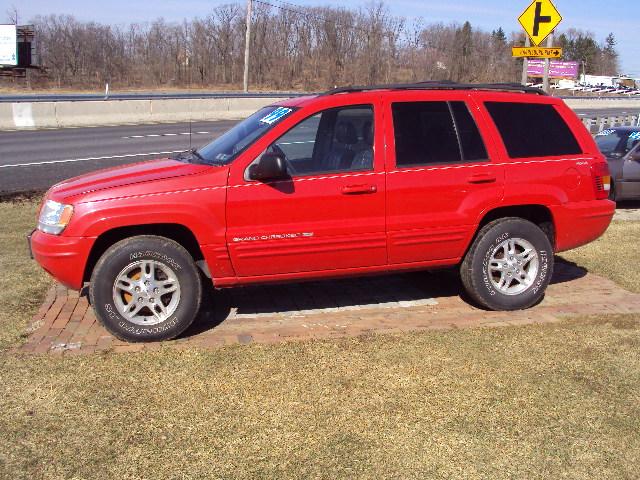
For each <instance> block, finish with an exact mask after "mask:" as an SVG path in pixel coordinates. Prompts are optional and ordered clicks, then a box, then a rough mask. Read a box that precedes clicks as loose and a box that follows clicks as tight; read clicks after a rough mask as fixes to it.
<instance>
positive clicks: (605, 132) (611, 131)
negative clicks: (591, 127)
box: [597, 130, 616, 137]
mask: <svg viewBox="0 0 640 480" xmlns="http://www.w3.org/2000/svg"><path fill="white" fill-rule="evenodd" d="M613 133H616V131H615V130H603V131H601V132H600V133H599V134H598V135H597V136H598V137H605V136H607V135H611V134H613Z"/></svg>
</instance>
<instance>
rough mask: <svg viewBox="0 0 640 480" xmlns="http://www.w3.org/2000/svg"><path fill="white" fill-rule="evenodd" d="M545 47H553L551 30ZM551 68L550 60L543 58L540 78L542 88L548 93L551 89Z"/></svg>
mask: <svg viewBox="0 0 640 480" xmlns="http://www.w3.org/2000/svg"><path fill="white" fill-rule="evenodd" d="M547 47H549V48H551V47H553V32H551V34H550V35H549V36H548V37H547ZM550 68H551V60H549V59H548V58H545V59H544V78H543V79H542V89H543V90H544V91H545V92H546V93H549V92H550V91H551V89H550V88H549V69H550Z"/></svg>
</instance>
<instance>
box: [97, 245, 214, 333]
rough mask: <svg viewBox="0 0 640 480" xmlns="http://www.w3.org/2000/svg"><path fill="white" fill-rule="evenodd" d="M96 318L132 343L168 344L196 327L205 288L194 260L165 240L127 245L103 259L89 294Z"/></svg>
mask: <svg viewBox="0 0 640 480" xmlns="http://www.w3.org/2000/svg"><path fill="white" fill-rule="evenodd" d="M89 294H90V297H91V303H92V305H93V308H94V310H95V312H96V316H97V317H98V319H99V320H100V321H101V322H102V324H103V325H104V326H105V328H106V329H107V330H109V332H111V333H112V334H113V335H115V336H116V337H118V338H120V339H121V340H126V341H128V342H149V341H159V340H168V339H171V338H174V337H176V336H178V335H180V334H181V333H182V332H184V331H185V330H186V329H187V327H189V325H191V323H192V322H193V320H194V319H195V317H196V314H197V313H198V310H199V307H200V300H201V296H202V285H201V283H200V276H199V273H198V269H197V266H196V265H195V263H194V261H193V258H191V255H189V252H187V251H186V250H185V249H184V248H183V247H182V246H181V245H180V244H178V243H176V242H174V241H173V240H169V239H167V238H164V237H157V236H138V237H132V238H128V239H125V240H122V241H120V242H118V243H116V244H115V245H113V246H112V247H111V248H109V249H108V250H107V251H106V252H105V253H104V254H103V255H102V257H101V258H100V260H99V261H98V263H97V264H96V267H95V269H94V271H93V274H92V276H91V286H90V290H89Z"/></svg>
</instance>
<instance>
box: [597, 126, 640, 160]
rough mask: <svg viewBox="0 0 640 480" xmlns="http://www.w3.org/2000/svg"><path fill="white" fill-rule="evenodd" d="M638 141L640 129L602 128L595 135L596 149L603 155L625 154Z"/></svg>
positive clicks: (639, 139) (639, 140)
mask: <svg viewBox="0 0 640 480" xmlns="http://www.w3.org/2000/svg"><path fill="white" fill-rule="evenodd" d="M639 142H640V131H638V132H634V131H628V130H613V129H610V130H603V131H602V132H600V133H599V134H598V135H596V143H597V144H598V149H600V152H602V153H603V154H604V155H612V154H618V155H620V156H622V155H626V154H627V153H628V152H629V151H630V150H631V149H632V148H633V147H635V146H636V145H637V144H638V143H639Z"/></svg>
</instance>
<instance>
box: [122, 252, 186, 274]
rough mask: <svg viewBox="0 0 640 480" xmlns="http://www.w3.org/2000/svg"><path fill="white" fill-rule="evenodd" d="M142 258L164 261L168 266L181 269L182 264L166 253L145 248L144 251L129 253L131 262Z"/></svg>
mask: <svg viewBox="0 0 640 480" xmlns="http://www.w3.org/2000/svg"><path fill="white" fill-rule="evenodd" d="M144 258H149V259H151V260H158V261H161V262H165V263H166V264H167V265H168V266H170V267H172V268H174V269H176V270H182V265H180V264H179V263H178V262H177V261H175V260H174V259H173V258H171V257H169V256H168V255H165V254H164V253H160V252H156V251H154V250H146V251H138V252H131V253H130V254H129V261H131V262H134V261H136V260H140V259H144Z"/></svg>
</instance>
